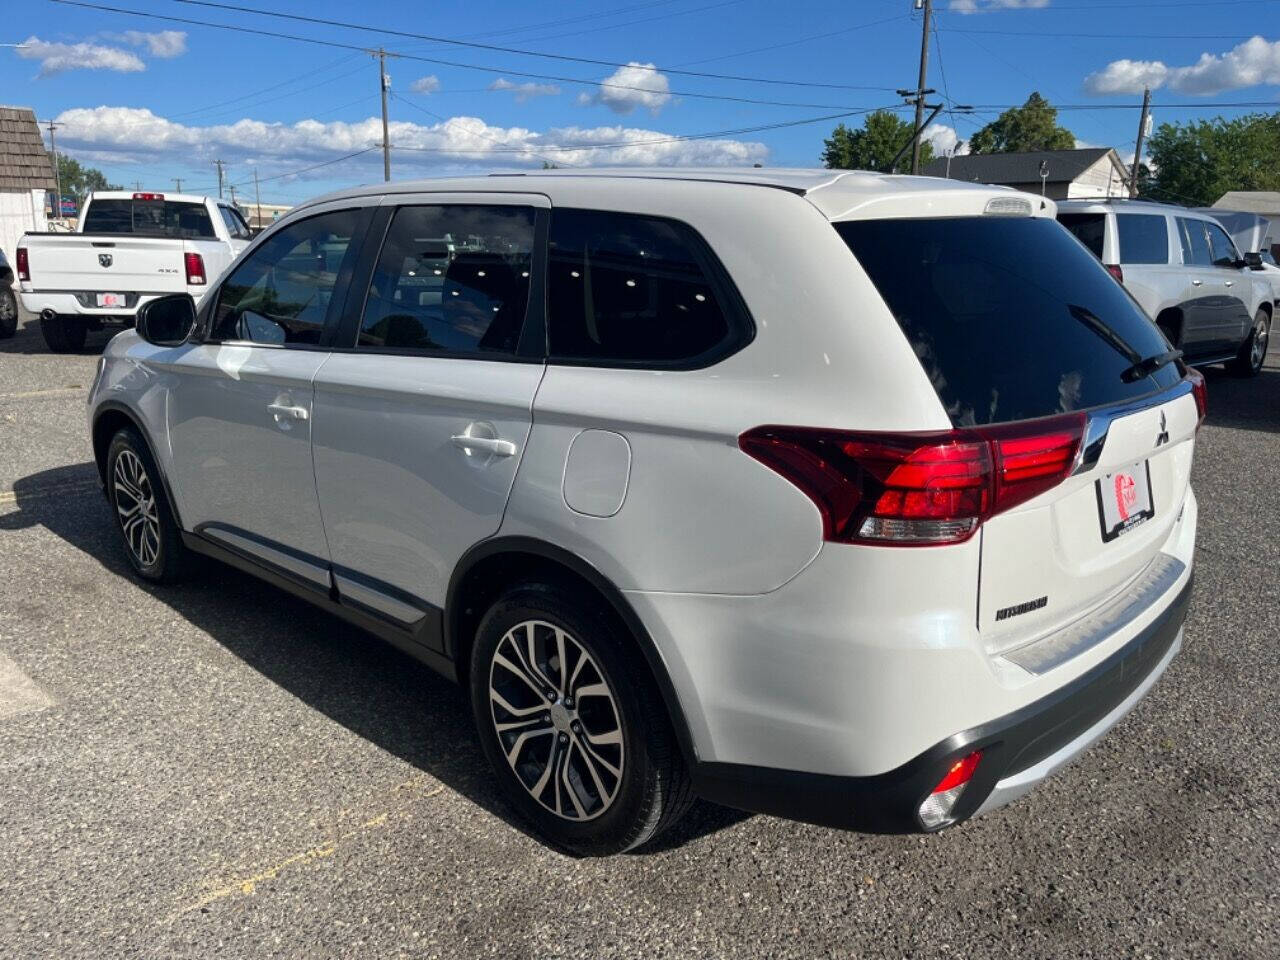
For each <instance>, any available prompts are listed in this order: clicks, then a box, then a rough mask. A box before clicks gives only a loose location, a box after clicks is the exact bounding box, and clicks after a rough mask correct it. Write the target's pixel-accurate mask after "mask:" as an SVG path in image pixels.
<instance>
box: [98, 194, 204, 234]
mask: <svg viewBox="0 0 1280 960" xmlns="http://www.w3.org/2000/svg"><path fill="white" fill-rule="evenodd" d="M84 232H85V233H132V234H137V235H139V236H147V237H178V238H183V239H187V240H212V239H214V237H215V236H216V234H214V232H213V221H212V220H210V219H209V211H208V209H206V207H205V205H204V204H203V203H179V202H176V201H173V200H94V201H92V202H90V204H89V209H88V212H86V213H85V217H84Z"/></svg>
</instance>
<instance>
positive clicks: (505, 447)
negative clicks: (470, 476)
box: [449, 433, 516, 457]
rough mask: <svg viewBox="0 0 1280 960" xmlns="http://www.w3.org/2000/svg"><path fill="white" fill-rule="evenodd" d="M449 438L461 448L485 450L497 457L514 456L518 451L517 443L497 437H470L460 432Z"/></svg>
mask: <svg viewBox="0 0 1280 960" xmlns="http://www.w3.org/2000/svg"><path fill="white" fill-rule="evenodd" d="M449 440H450V441H451V442H452V443H453V445H454V446H455V447H457V448H459V449H460V450H468V451H471V452H478V451H483V452H484V453H489V454H492V455H493V456H495V457H513V456H515V453H516V445H515V444H514V443H512V442H511V441H510V440H500V439H498V438H496V437H469V436H467V435H466V434H465V433H458V434H454V435H453V436H452V437H450V438H449Z"/></svg>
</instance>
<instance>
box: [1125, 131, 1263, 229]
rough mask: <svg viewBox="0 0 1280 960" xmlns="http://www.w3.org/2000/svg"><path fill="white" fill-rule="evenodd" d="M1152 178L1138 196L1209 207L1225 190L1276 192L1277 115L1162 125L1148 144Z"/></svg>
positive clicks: (1140, 189) (1143, 185) (1143, 186)
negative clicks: (1145, 194) (1144, 195)
mask: <svg viewBox="0 0 1280 960" xmlns="http://www.w3.org/2000/svg"><path fill="white" fill-rule="evenodd" d="M1148 147H1149V152H1148V157H1149V158H1150V161H1151V169H1152V171H1153V176H1152V177H1151V178H1150V179H1149V180H1148V182H1146V183H1145V184H1142V183H1141V182H1140V185H1139V191H1140V192H1141V193H1149V194H1150V195H1151V196H1152V197H1154V198H1155V199H1158V200H1168V201H1170V202H1173V203H1185V204H1187V205H1189V206H1209V205H1210V204H1212V203H1213V202H1214V201H1216V200H1217V199H1218V198H1219V197H1221V196H1222V195H1223V194H1224V193H1226V192H1227V191H1228V190H1280V113H1255V114H1250V115H1249V116H1244V117H1235V118H1233V119H1230V120H1227V119H1225V118H1223V117H1214V118H1213V119H1212V120H1198V121H1195V122H1192V123H1187V124H1181V123H1162V124H1160V126H1159V128H1158V129H1157V130H1156V131H1155V133H1153V134H1152V135H1151V139H1150V140H1149V141H1148Z"/></svg>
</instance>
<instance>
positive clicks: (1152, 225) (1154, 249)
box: [1116, 213, 1169, 263]
mask: <svg viewBox="0 0 1280 960" xmlns="http://www.w3.org/2000/svg"><path fill="white" fill-rule="evenodd" d="M1116 232H1117V233H1118V234H1119V236H1120V262H1121V263H1168V262H1169V227H1168V225H1167V223H1166V221H1165V218H1164V215H1163V214H1145V213H1118V214H1116Z"/></svg>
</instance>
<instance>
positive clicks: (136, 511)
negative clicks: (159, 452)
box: [106, 427, 189, 583]
mask: <svg viewBox="0 0 1280 960" xmlns="http://www.w3.org/2000/svg"><path fill="white" fill-rule="evenodd" d="M106 472H107V500H108V501H109V502H110V503H111V506H112V509H114V510H115V514H116V522H117V524H118V526H119V528H120V535H121V537H122V538H123V539H124V547H125V554H126V555H127V556H128V558H129V563H130V564H131V565H132V566H133V569H134V570H135V571H137V573H138V576H140V577H142V578H143V579H144V580H151V581H153V582H155V583H175V582H177V581H178V580H181V579H182V577H183V574H184V573H185V572H186V568H187V564H188V557H189V553H188V551H187V548H186V545H185V544H184V543H183V542H182V532H181V531H180V530H179V529H178V524H177V522H176V521H175V520H174V519H173V511H172V510H171V509H170V508H169V497H168V496H167V495H166V493H165V489H164V482H163V481H162V480H161V479H160V470H159V468H157V467H156V462H155V460H154V459H153V458H152V456H151V450H150V449H149V448H148V447H147V444H146V441H145V440H143V439H142V436H141V434H139V433H138V431H137V430H134V429H133V428H132V427H124V428H123V429H121V430H119V431H118V432H117V433H116V435H115V436H114V437H112V438H111V446H110V447H108V448H107V471H106Z"/></svg>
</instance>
